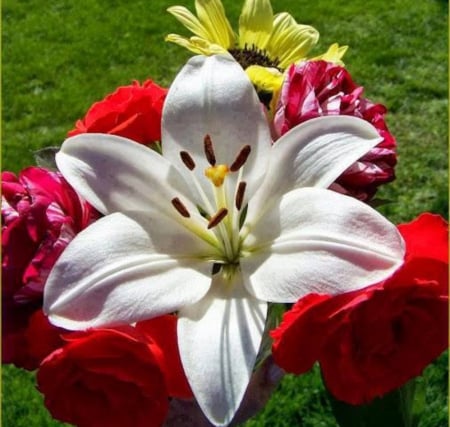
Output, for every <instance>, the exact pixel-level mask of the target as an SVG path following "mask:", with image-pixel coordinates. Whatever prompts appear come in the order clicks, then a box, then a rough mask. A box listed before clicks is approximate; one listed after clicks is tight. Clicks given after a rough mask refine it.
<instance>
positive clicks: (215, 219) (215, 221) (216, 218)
mask: <svg viewBox="0 0 450 427" xmlns="http://www.w3.org/2000/svg"><path fill="white" fill-rule="evenodd" d="M227 215H228V209H227V208H220V209H219V210H218V211H217V213H216V214H214V215H213V216H212V217H211V219H210V220H209V222H208V230H209V229H210V228H213V227H215V226H216V225H219V224H220V221H222V220H223V219H224V218H225V217H226V216H227Z"/></svg>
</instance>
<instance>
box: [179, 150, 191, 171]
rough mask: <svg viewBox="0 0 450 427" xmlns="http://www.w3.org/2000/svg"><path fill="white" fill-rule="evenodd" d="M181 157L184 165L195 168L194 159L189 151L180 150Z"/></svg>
mask: <svg viewBox="0 0 450 427" xmlns="http://www.w3.org/2000/svg"><path fill="white" fill-rule="evenodd" d="M180 157H181V161H182V162H183V163H184V166H186V167H187V168H188V169H189V170H191V171H192V170H194V169H195V162H194V159H193V158H192V157H191V155H190V154H189V153H188V152H187V151H180Z"/></svg>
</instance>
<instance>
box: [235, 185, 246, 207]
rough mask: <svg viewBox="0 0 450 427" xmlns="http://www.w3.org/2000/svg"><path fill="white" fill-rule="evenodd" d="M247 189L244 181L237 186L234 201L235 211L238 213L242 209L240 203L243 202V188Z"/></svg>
mask: <svg viewBox="0 0 450 427" xmlns="http://www.w3.org/2000/svg"><path fill="white" fill-rule="evenodd" d="M246 187H247V183H246V182H245V181H241V182H240V183H239V185H238V189H237V191H236V198H235V200H234V203H235V206H236V209H237V210H238V211H240V210H241V208H242V202H243V201H244V194H245V188H246Z"/></svg>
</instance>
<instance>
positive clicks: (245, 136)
mask: <svg viewBox="0 0 450 427" xmlns="http://www.w3.org/2000/svg"><path fill="white" fill-rule="evenodd" d="M230 82H233V84H230ZM236 123H239V125H238V126H237V125H236ZM205 135H209V136H210V138H211V140H212V143H213V147H214V152H215V157H216V159H217V163H219V164H227V165H231V164H232V163H233V161H234V160H235V158H236V156H237V155H238V154H239V152H240V151H241V150H242V148H243V147H244V146H245V145H249V146H250V147H251V153H250V155H249V157H248V160H247V161H246V163H245V165H244V166H243V168H242V171H239V173H233V174H229V175H228V176H227V181H228V183H229V185H228V188H229V189H230V194H229V195H228V196H229V199H230V200H233V197H234V188H235V187H236V182H237V180H238V179H240V180H244V181H246V182H247V190H246V195H247V197H250V195H251V194H252V192H253V191H254V189H255V188H256V186H257V185H259V183H260V181H261V179H262V177H263V174H264V171H265V169H266V167H267V161H268V153H269V151H270V149H271V138H270V132H269V127H268V126H267V122H266V119H265V116H264V113H263V109H262V107H261V104H260V102H259V99H258V97H257V95H256V92H255V90H254V88H253V85H252V83H251V82H250V80H249V78H248V77H247V75H246V74H245V72H244V70H243V69H242V68H241V66H240V65H239V64H238V63H237V62H236V61H235V60H234V59H233V58H232V57H231V56H230V55H216V56H211V57H200V56H198V57H194V58H191V59H190V60H189V62H188V63H187V65H186V66H185V67H184V68H183V69H182V70H181V72H180V73H179V74H178V75H177V77H176V78H175V81H174V82H173V84H172V86H171V88H170V90H169V93H168V95H167V98H166V101H165V105H164V111H163V125H162V139H163V141H164V143H163V153H164V156H165V157H166V158H167V159H168V160H169V161H171V162H172V163H173V164H175V165H177V167H178V168H179V169H180V171H181V172H182V173H184V174H185V176H186V180H188V181H191V180H192V174H195V175H196V177H197V180H198V182H199V183H200V185H201V186H202V187H203V190H204V192H205V193H206V194H207V195H208V196H209V198H210V199H212V198H213V196H212V194H213V192H212V187H211V182H210V181H209V180H207V179H206V178H205V176H204V171H205V169H206V168H207V167H209V166H210V164H209V163H208V162H207V160H206V157H205V154H204V138H205ZM182 151H187V152H188V153H189V154H190V156H191V157H192V158H193V160H194V161H195V163H196V167H195V169H194V170H192V171H191V170H188V169H187V168H186V167H185V165H184V164H183V162H182V160H181V158H180V152H182ZM197 203H199V204H202V200H201V199H200V198H199V197H197Z"/></svg>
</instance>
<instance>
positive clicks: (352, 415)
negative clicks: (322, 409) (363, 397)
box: [328, 379, 418, 427]
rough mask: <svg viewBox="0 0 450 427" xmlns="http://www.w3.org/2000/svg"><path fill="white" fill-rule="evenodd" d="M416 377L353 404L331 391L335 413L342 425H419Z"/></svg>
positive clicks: (411, 426) (331, 400)
mask: <svg viewBox="0 0 450 427" xmlns="http://www.w3.org/2000/svg"><path fill="white" fill-rule="evenodd" d="M414 392H415V381H414V379H413V380H411V381H409V382H408V383H406V384H405V385H404V386H402V387H400V388H398V389H396V390H394V391H392V392H391V393H388V394H385V395H384V396H383V397H380V398H376V399H374V400H373V401H372V402H370V403H368V404H365V405H350V404H348V403H345V402H342V401H340V400H337V399H336V398H335V397H334V396H332V395H331V393H328V395H329V399H330V403H331V408H332V412H333V415H334V417H335V419H336V421H337V423H338V425H339V426H340V427H380V426H383V427H416V426H417V421H418V414H416V413H413V403H414Z"/></svg>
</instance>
